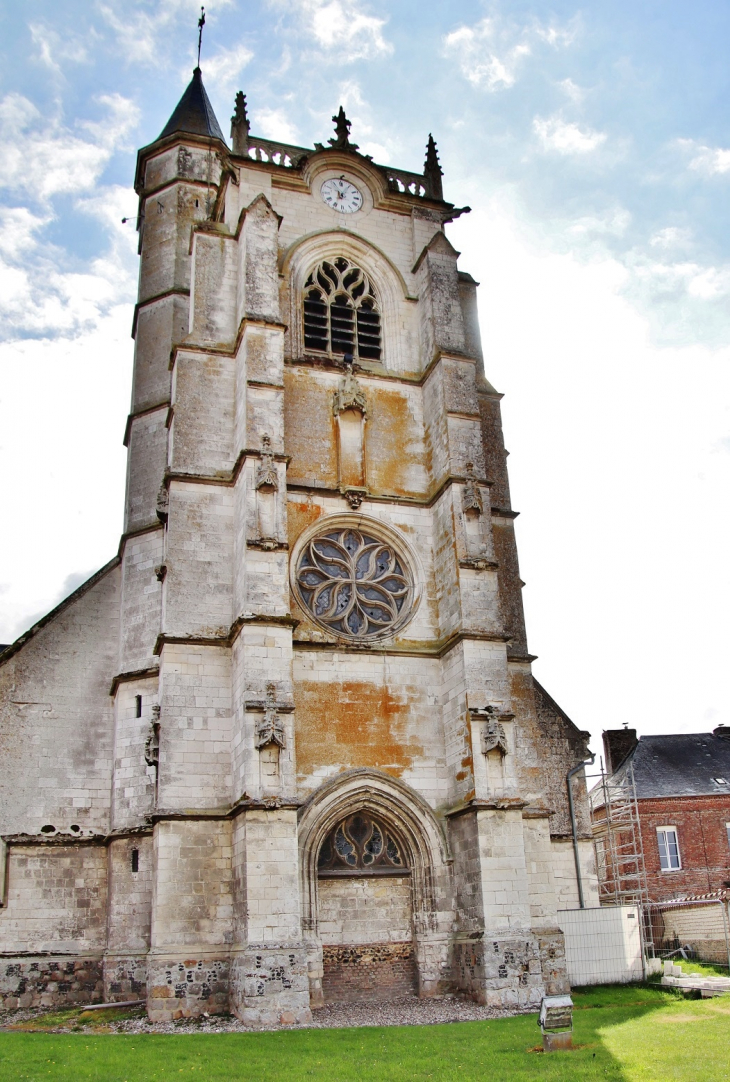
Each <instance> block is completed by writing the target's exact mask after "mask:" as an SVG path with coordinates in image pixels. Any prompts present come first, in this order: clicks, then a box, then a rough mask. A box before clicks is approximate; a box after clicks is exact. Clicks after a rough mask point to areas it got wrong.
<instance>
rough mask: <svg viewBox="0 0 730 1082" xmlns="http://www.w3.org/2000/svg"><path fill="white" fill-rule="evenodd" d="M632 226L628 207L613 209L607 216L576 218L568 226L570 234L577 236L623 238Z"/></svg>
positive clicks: (585, 215) (592, 215)
mask: <svg viewBox="0 0 730 1082" xmlns="http://www.w3.org/2000/svg"><path fill="white" fill-rule="evenodd" d="M630 225H631V213H630V212H629V211H628V210H627V209H626V207H620V206H617V207H613V208H612V209H611V210H608V211H606V212H605V214H602V215H598V214H584V215H583V216H582V217H581V218H574V219H573V220H572V221H571V223H570V225H568V226H567V228H568V232H569V233H572V234H573V235H575V236H580V235H581V234H582V235H584V236H590V235H591V234H593V235H594V236H595V235H603V236H612V237H623V236H624V235H625V234H626V232H627V230H628V228H629V226H630Z"/></svg>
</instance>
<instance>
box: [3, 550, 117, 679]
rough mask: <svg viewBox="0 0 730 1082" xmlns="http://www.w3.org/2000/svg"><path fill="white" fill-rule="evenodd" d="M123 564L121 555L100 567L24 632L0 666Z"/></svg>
mask: <svg viewBox="0 0 730 1082" xmlns="http://www.w3.org/2000/svg"><path fill="white" fill-rule="evenodd" d="M121 562H122V561H121V557H120V556H119V555H117V556H113V557H112V559H111V560H110V561H109V563H107V564H104V566H103V567H100V568H99V570H98V571H96V572H95V573H94V574H93V575H92V576H91V578H88V579H87V580H86V582H82V583H81V585H80V586H77V587H76V589H75V590H74V591H73V592H72V593H70V594H69V595H68V597H64V599H63V601H60V602H59V603H58V605H56V607H55V608H53V609H51V611H50V612H47V613H46V615H45V616H41V618H40V620H37V621H36V622H35V623H34V624H33V626H32V627H29V628H28V630H27V631H24V632H23V634H22V635H21V636H20V637H19V638H17V639H16V640H15V642H13V643H11V644H10V646H8V647H6V649H5V650H3V652H2V653H1V654H0V665H4V664H5V662H6V661H9V660H10V658H11V657H13V656H14V655H15V654H17V653H18V651H19V650H21V649H22V648H23V647H24V646H25V644H26V643H27V642H30V640H31V639H33V638H35V636H36V635H37V634H38V632H39V631H41V630H42V629H43V628H44V627H46V626H47V625H48V624H50V623H51V621H52V620H55V619H56V617H57V616H60V615H61V613H62V612H64V610H65V609H67V608H69V607H70V606H71V605H73V604H74V602H76V601H78V599H79V598H80V597H83V595H84V594H85V593H88V591H89V590H91V589H93V587H94V586H96V584H97V583H98V582H101V580H102V579H103V578H104V577H105V576H106V575H108V574H109V572H110V571H113V570H114V568H115V567H117V566H118V565H119V564H120V563H121Z"/></svg>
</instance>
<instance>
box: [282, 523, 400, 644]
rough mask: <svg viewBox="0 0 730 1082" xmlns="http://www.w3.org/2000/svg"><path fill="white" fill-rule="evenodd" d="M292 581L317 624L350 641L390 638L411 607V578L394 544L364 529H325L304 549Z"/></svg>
mask: <svg viewBox="0 0 730 1082" xmlns="http://www.w3.org/2000/svg"><path fill="white" fill-rule="evenodd" d="M294 581H295V583H296V586H297V590H298V593H299V596H300V599H301V601H302V603H303V605H304V607H305V609H307V610H308V611H309V613H310V614H311V616H312V617H313V618H314V619H315V621H316V622H317V623H319V624H320V625H322V626H324V627H325V628H326V629H327V630H328V631H333V632H334V633H335V634H337V635H341V636H343V637H345V638H348V639H356V640H359V641H362V640H371V639H375V638H379V637H382V636H384V635H392V634H393V633H394V631H396V630H397V629H398V628H399V627H400V626H402V624H403V623H405V620H406V619H407V618H408V616H409V615H410V614H411V611H412V605H413V578H412V575H411V572H410V569H409V567H408V564H407V563H406V561H405V559H403V558H402V557H401V556H400V555H399V554H398V553H397V552H396V551H395V549H394V547H393V546H392V545H391V544H388V543H387V542H384V541H382V540H380V539H379V538H377V537H374V536H372V535H371V534H370V533H365V532H363V531H361V530H355V529H349V528H343V527H339V528H338V529H330V530H328V531H326V532H325V531H323V532H322V533H319V534H317V535H316V536H315V537H313V538H312V539H311V540H310V541H309V542H308V543H307V544H306V545H305V546H304V548H303V549H302V551H301V553H300V555H299V558H298V560H297V564H296V570H295V574H294Z"/></svg>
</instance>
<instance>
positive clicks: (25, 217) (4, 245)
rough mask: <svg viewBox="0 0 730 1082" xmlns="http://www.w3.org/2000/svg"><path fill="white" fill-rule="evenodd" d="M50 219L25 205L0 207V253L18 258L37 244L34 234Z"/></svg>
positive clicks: (11, 257)
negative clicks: (33, 212) (35, 212)
mask: <svg viewBox="0 0 730 1082" xmlns="http://www.w3.org/2000/svg"><path fill="white" fill-rule="evenodd" d="M50 220H51V218H50V215H44V216H43V217H39V216H37V215H35V214H32V213H31V212H30V211H29V210H28V208H27V207H0V254H2V255H3V256H5V257H6V258H9V259H19V258H21V257H22V256H24V255H26V254H27V253H28V252H29V251H30V250H31V249H32V248H35V247H36V245H37V243H38V242H37V239H36V234H37V233H38V231H39V230H40V229H42V228H43V226H44V225H47V224H48V222H49V221H50Z"/></svg>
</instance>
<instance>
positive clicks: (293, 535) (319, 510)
mask: <svg viewBox="0 0 730 1082" xmlns="http://www.w3.org/2000/svg"><path fill="white" fill-rule="evenodd" d="M286 506H287V518H288V527H289V544H290V545H293V544H294V542H295V541H296V540H297V538H298V537H299V535H300V534H301V533H302V531H303V530H306V528H307V526H311V525H312V523H313V522H316V521H317V519H318V518H321V516H322V515H323V514H324V508H323V507H321V506H320V504H318V503H314V502H313V501H310V500H296V501H295V500H289V502H288V503H287V505H286Z"/></svg>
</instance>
